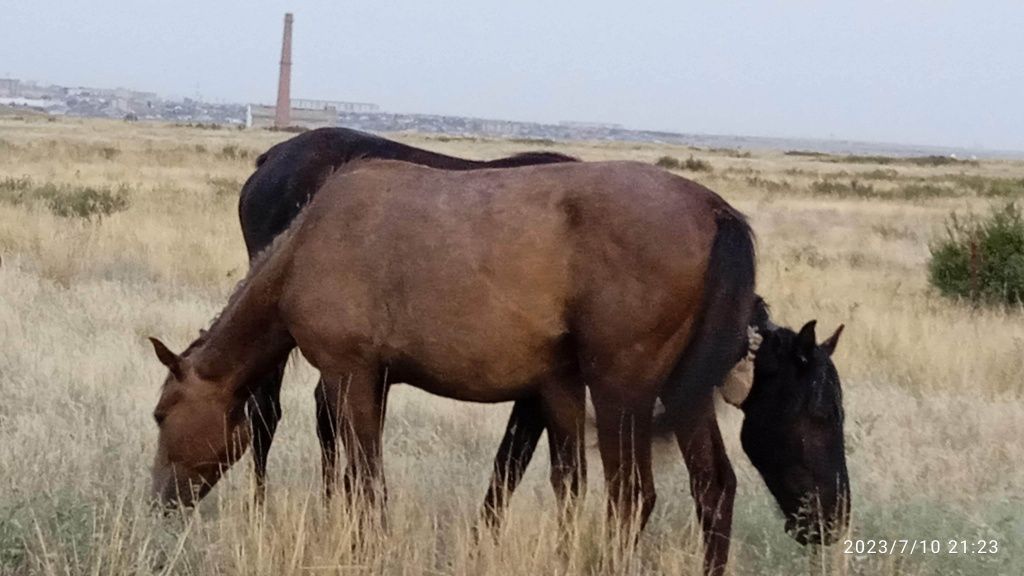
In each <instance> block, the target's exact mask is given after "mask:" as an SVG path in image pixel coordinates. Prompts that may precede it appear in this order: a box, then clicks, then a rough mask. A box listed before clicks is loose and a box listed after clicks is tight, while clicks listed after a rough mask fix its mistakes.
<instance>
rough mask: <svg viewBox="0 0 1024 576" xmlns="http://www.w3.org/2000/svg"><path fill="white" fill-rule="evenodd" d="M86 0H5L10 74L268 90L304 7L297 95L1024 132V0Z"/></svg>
mask: <svg viewBox="0 0 1024 576" xmlns="http://www.w3.org/2000/svg"><path fill="white" fill-rule="evenodd" d="M88 4H89V6H88V8H87V9H86V8H83V9H78V10H75V11H69V10H67V8H66V5H64V6H61V3H57V2H53V1H52V0H40V1H37V2H34V3H17V4H13V5H9V6H6V7H5V13H6V14H7V16H8V20H7V21H8V23H9V25H8V27H7V28H8V30H7V34H6V35H4V36H0V54H3V55H4V56H5V58H3V60H2V61H0V75H3V76H11V77H16V78H22V79H27V80H37V81H40V82H45V83H57V84H64V85H87V86H89V85H91V86H98V87H114V86H124V87H128V88H133V89H136V90H147V91H154V92H157V93H159V94H161V95H179V96H193V97H194V96H197V95H199V96H201V97H202V98H204V99H207V100H212V101H230V102H240V103H244V102H264V103H269V102H273V100H274V97H275V92H276V84H277V68H278V60H279V57H280V42H281V27H282V21H283V15H284V12H286V11H291V12H293V13H294V14H295V38H294V50H293V52H294V54H293V61H294V64H293V72H292V96H293V97H295V98H316V99H333V100H353V101H368V102H374V103H377V104H379V105H380V106H381V107H382V108H383V109H384V110H385V111H388V112H409V113H425V114H448V115H461V116H476V117H484V118H500V119H506V120H521V121H536V122H552V123H554V122H559V121H581V122H605V123H617V124H622V125H624V126H625V127H627V128H633V129H647V130H665V131H672V132H684V133H698V134H699V133H704V134H735V135H749V136H765V137H788V138H815V139H843V140H861V141H870V142H891V143H903V144H918V145H934V146H951V147H970V148H986V149H993V150H999V149H1002V150H1017V151H1020V150H1024V114H1022V113H1021V112H1022V111H1021V101H1022V100H1024V66H1021V65H1020V64H1019V63H1018V62H1017V61H1016V60H1017V58H1019V55H1020V54H1021V53H1024V35H1022V34H1020V30H1021V29H1022V28H1024V26H1022V25H1024V6H1017V5H1014V4H1013V3H1009V2H979V3H973V4H972V5H970V6H967V5H954V4H952V3H943V4H941V5H940V4H937V3H934V2H932V3H929V2H924V1H918V0H914V1H908V2H900V3H894V2H883V1H877V0H876V1H867V2H845V1H844V2H834V3H829V5H827V6H822V5H817V4H810V3H806V2H796V1H793V2H778V3H773V5H767V4H764V5H749V6H745V5H740V4H738V3H732V2H729V3H722V4H716V5H711V6H708V5H698V4H692V3H685V4H683V3H678V2H650V3H647V4H646V5H645V6H644V8H640V7H637V6H631V7H625V6H620V5H609V4H604V3H593V2H590V3H581V2H576V1H574V2H570V3H562V4H560V5H553V3H551V4H548V3H540V2H537V1H535V0H528V1H526V2H521V3H518V4H517V5H515V6H509V5H506V4H498V3H494V2H486V3H482V4H478V5H475V6H473V7H472V8H465V7H461V6H458V4H457V3H455V2H451V1H448V0H442V1H440V2H434V3H431V4H430V5H421V4H419V3H411V2H396V3H390V4H387V5H369V4H356V3H343V4H338V3H331V2H325V1H323V0H317V1H313V2H305V3H301V4H298V3H294V4H293V3H287V2H279V1H276V0H274V1H270V2H265V3H261V6H260V8H259V10H253V9H252V8H251V7H250V6H248V5H247V4H245V3H242V2H237V1H231V2H219V3H216V4H213V5H209V6H208V5H206V4H205V3H202V2H198V1H196V0H182V1H180V2H178V3H176V4H175V5H174V7H173V8H170V9H169V8H167V7H166V5H157V4H155V3H153V4H150V5H148V6H147V7H145V8H141V7H139V8H136V9H135V10H134V11H131V10H125V8H124V5H123V4H122V3H116V2H113V1H111V0H102V1H97V2H90V3H88Z"/></svg>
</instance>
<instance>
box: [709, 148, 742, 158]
mask: <svg viewBox="0 0 1024 576" xmlns="http://www.w3.org/2000/svg"><path fill="white" fill-rule="evenodd" d="M708 152H711V153H712V154H719V155H721V156H728V157H729V158H750V151H749V150H741V149H739V148H708Z"/></svg>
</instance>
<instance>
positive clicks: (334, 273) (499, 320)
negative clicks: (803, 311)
mask: <svg viewBox="0 0 1024 576" xmlns="http://www.w3.org/2000/svg"><path fill="white" fill-rule="evenodd" d="M335 190H344V191H345V192H344V193H334V191H335ZM753 285H754V251H753V241H752V237H751V232H750V230H749V227H748V226H747V224H746V223H745V221H744V219H743V218H742V216H741V215H739V214H738V213H737V212H736V211H735V210H733V209H732V208H731V207H729V206H728V204H726V203H725V202H724V201H723V200H722V199H721V198H720V197H718V196H717V195H715V194H714V193H713V192H711V191H709V190H707V189H706V188H703V187H701V186H699V185H697V184H695V183H693V182H690V181H687V180H685V179H682V178H679V177H677V176H674V175H671V174H669V173H667V172H664V171H661V170H659V169H656V168H653V167H651V166H646V165H641V164H635V163H601V164H564V165H551V166H545V167H531V168H523V169H518V170H512V171H496V170H484V171H480V172H462V173H455V172H444V171H440V170H432V169H427V168H422V167H417V166H412V165H407V164H402V163H396V162H367V163H362V164H358V165H355V166H353V167H350V168H349V169H348V170H345V171H343V172H341V173H339V174H336V175H335V176H333V177H332V178H331V179H329V180H328V182H327V183H326V184H325V187H324V189H323V190H322V191H321V192H320V193H319V194H318V195H317V197H316V198H315V199H314V200H313V202H312V203H311V204H310V206H309V207H308V208H307V210H306V211H305V212H304V213H303V215H302V216H300V218H299V219H297V220H296V222H295V224H294V225H293V226H292V227H291V228H290V230H289V232H287V233H286V234H284V235H282V236H281V237H279V240H277V241H276V242H275V245H274V246H273V247H272V248H271V249H270V250H268V252H267V255H266V256H265V257H263V258H261V259H260V260H259V261H258V262H257V263H255V264H254V265H253V267H252V270H251V272H250V275H249V276H248V277H247V279H246V280H245V281H244V282H243V283H242V284H241V285H240V287H239V289H238V290H237V291H236V293H235V294H234V295H233V296H232V298H231V300H230V301H229V303H228V305H227V307H226V308H225V309H224V311H223V312H222V314H221V315H220V316H219V317H218V319H217V320H215V322H214V323H213V325H212V326H211V328H210V330H209V332H208V333H207V334H206V336H204V337H203V338H202V339H200V340H198V341H196V342H194V343H193V344H192V345H191V346H190V347H189V348H188V349H187V350H186V351H185V352H184V353H182V354H181V355H180V356H179V355H176V354H173V353H172V352H170V351H169V350H168V349H167V348H166V347H165V346H163V345H162V344H160V343H159V342H158V341H154V346H155V347H156V350H157V355H158V357H159V358H160V360H161V361H162V362H163V363H164V364H165V365H166V366H167V367H168V368H169V369H170V375H169V376H168V378H167V381H166V382H165V385H164V389H163V393H162V396H161V399H160V401H159V403H158V405H157V408H156V411H155V414H154V416H155V417H156V419H157V422H158V423H159V425H160V436H159V446H158V450H157V455H156V460H155V463H154V470H153V487H154V491H155V494H156V495H157V496H158V497H159V498H160V499H162V500H163V501H164V502H166V503H171V502H174V501H179V500H180V501H182V502H184V503H186V504H187V503H190V502H192V501H194V499H195V498H196V497H198V496H201V495H202V494H204V493H205V492H206V491H207V490H209V488H210V487H211V486H212V485H213V484H214V483H215V482H216V481H217V480H218V479H219V477H220V475H221V473H222V470H223V469H224V467H225V466H227V465H230V464H231V463H232V462H233V461H234V460H235V459H237V457H238V456H239V455H240V451H239V450H237V449H236V448H238V447H244V446H245V444H246V443H247V442H248V434H247V430H246V427H245V425H244V424H245V415H244V408H243V406H244V403H245V401H246V398H248V396H249V394H250V392H251V390H250V389H249V387H250V386H251V383H252V382H253V380H254V379H258V378H259V377H261V375H264V374H265V373H266V372H267V371H268V370H271V369H272V368H273V367H274V366H276V365H278V364H280V362H281V361H282V359H283V358H284V357H285V356H286V355H287V354H288V353H289V351H290V350H292V349H293V348H294V347H295V346H296V345H297V346H298V347H299V349H300V350H301V352H302V353H303V355H304V356H305V357H306V358H307V359H308V360H309V361H310V362H311V363H312V364H313V365H314V366H316V367H317V368H319V369H320V371H321V375H322V376H323V378H324V381H325V383H326V384H327V386H325V387H324V390H325V394H326V395H327V396H328V397H327V398H326V402H327V404H328V405H329V406H330V416H331V419H332V420H333V422H332V425H331V426H330V427H329V430H326V431H325V430H323V429H322V430H321V433H322V434H323V433H325V432H329V434H328V436H329V437H322V438H321V442H322V445H323V447H324V464H325V479H326V480H327V481H328V483H333V482H334V481H335V477H336V475H335V473H334V460H335V458H336V448H335V437H336V436H337V435H340V436H341V440H342V442H343V443H344V444H345V446H346V453H347V456H348V466H347V468H346V471H345V479H346V483H345V484H346V487H348V488H350V489H358V490H360V491H361V492H363V493H364V494H366V496H367V497H368V498H371V499H372V498H373V496H374V494H375V490H374V489H373V488H374V486H377V485H378V484H379V486H380V487H383V477H382V470H381V465H380V462H381V453H380V434H381V429H382V425H383V417H384V404H385V400H386V393H387V389H388V385H387V380H392V381H396V382H408V383H410V384H412V385H414V386H417V387H420V388H423V389H425V390H427V391H430V392H433V393H436V394H439V395H443V396H447V397H451V398H456V399H462V400H470V401H479V402H497V401H507V400H517V399H520V398H527V397H535V398H539V399H540V403H541V405H542V409H543V415H544V424H545V427H546V428H547V430H548V433H549V437H550V441H551V445H552V448H553V450H552V460H553V468H552V482H553V484H554V486H555V488H556V492H557V494H558V496H559V499H560V500H562V501H566V500H568V501H570V502H571V501H574V500H575V495H576V493H577V491H578V490H579V488H580V487H581V486H582V484H583V481H584V478H583V475H584V470H583V469H582V467H581V466H580V463H582V462H583V452H582V450H583V448H582V446H583V442H582V435H583V413H584V410H583V404H584V395H585V394H584V389H585V388H584V387H587V388H589V390H590V392H591V396H592V399H593V403H594V407H595V411H596V416H597V428H598V440H599V447H600V451H601V457H602V462H603V464H604V470H605V479H606V482H607V485H608V489H609V511H611V512H616V513H617V514H618V515H619V518H621V519H623V520H625V521H629V520H630V519H631V518H632V517H633V514H634V512H636V513H637V514H638V517H639V519H640V523H641V526H642V524H643V523H644V522H645V521H646V519H647V517H648V516H649V514H650V511H651V508H652V507H653V504H654V486H653V479H652V474H651V461H650V429H651V413H652V407H653V403H654V401H655V399H656V398H657V397H659V396H661V397H662V398H664V399H665V401H666V405H667V410H668V411H669V413H670V414H671V420H672V421H673V422H674V423H675V425H676V432H677V437H678V440H679V442H680V446H681V448H683V451H684V455H685V456H686V458H687V464H688V465H691V464H693V465H691V471H692V470H693V466H694V465H695V466H699V467H705V468H706V470H703V471H702V473H701V474H700V476H699V477H700V478H701V479H705V480H709V482H708V483H707V485H706V486H705V485H703V484H702V485H701V486H702V487H703V488H706V492H707V495H705V494H704V493H703V492H704V491H703V490H702V493H700V494H698V493H696V492H695V494H694V496H695V497H696V498H697V499H698V511H699V512H700V511H701V509H702V508H703V512H701V514H700V515H701V521H702V528H703V530H704V533H705V541H706V542H707V543H708V550H707V552H706V554H707V559H708V560H707V561H708V564H707V565H708V569H709V570H710V571H713V572H716V573H717V572H720V570H721V569H722V566H724V562H725V558H726V554H727V546H728V533H729V523H730V521H731V507H732V491H733V490H734V486H733V485H734V480H731V474H732V473H731V468H730V467H729V464H728V459H727V458H726V457H725V454H724V450H722V447H721V438H720V436H719V435H718V430H717V425H716V424H715V421H714V411H713V406H712V404H711V402H710V399H711V394H712V391H713V390H714V388H715V386H716V385H717V384H719V383H721V382H722V381H723V379H724V378H725V375H726V373H727V372H729V370H730V369H731V368H732V367H733V365H734V364H735V363H736V360H737V359H738V358H739V357H740V356H742V353H743V350H744V348H745V343H746V335H745V333H746V329H747V326H748V323H749V321H750V319H751V318H752V317H753V312H754V310H753ZM767 340H771V338H768V339H766V341H767ZM779 340H780V341H779V342H778V343H776V344H775V350H776V353H787V354H788V352H786V351H787V350H793V351H796V352H794V355H793V356H792V358H793V359H794V360H793V361H794V362H797V361H799V362H800V366H801V367H802V368H801V370H803V374H801V375H795V374H793V373H791V372H787V371H786V370H787V369H788V367H787V366H783V370H782V371H780V369H779V368H778V367H775V368H773V370H774V372H772V373H773V374H775V375H776V376H775V378H776V379H778V378H783V379H784V380H785V382H783V384H786V385H787V386H788V385H790V384H791V381H799V380H801V379H806V378H807V374H808V372H807V371H808V370H810V371H811V372H810V373H812V375H813V373H816V371H818V370H819V367H820V366H824V367H825V368H827V367H829V366H831V363H830V362H826V359H827V355H825V353H824V352H821V353H819V349H821V347H819V346H817V345H816V344H815V343H814V341H813V340H814V339H813V325H811V328H810V331H809V334H808V330H807V328H806V327H805V329H804V330H802V331H801V333H800V335H799V337H798V338H796V339H792V340H791V339H788V338H781V337H780V339H779ZM808 342H810V344H809V345H808V344H807V343H808ZM833 345H834V343H833ZM786 357H787V358H789V356H788V355H787V356H786ZM823 357H824V358H823ZM759 358H760V356H759ZM758 362H759V363H758V369H759V370H760V360H759V361H758ZM826 372H827V370H826ZM829 375H831V376H834V368H832V371H831V373H830V374H829ZM385 376H386V379H385ZM759 379H761V380H764V378H761V377H760V376H759V375H758V371H755V378H754V382H755V383H754V389H753V391H751V392H750V398H749V399H741V404H742V406H743V408H744V410H745V411H746V412H747V421H748V422H749V421H750V420H751V418H752V416H763V414H764V412H761V411H760V408H759V407H761V406H767V405H768V404H771V405H772V409H774V407H775V404H777V403H775V402H768V401H766V400H764V399H765V398H767V399H769V400H770V399H771V398H772V392H771V391H766V390H764V389H761V390H760V391H759V385H758V384H757V382H758V380H759ZM832 381H835V383H836V385H838V379H837V378H834V377H833V378H832ZM755 394H756V395H758V396H759V397H760V398H762V400H760V401H757V402H755V401H754V400H755V398H754V396H755ZM743 400H745V401H743ZM819 404H820V402H819ZM826 404H827V403H826ZM823 409H827V408H823ZM796 412H799V411H796ZM784 422H785V425H786V426H795V425H796V424H795V423H794V422H797V421H796V420H785V421H784ZM761 426H762V428H761V429H760V430H759V431H760V432H763V433H765V434H767V433H775V432H777V430H775V428H777V427H778V426H781V424H780V425H776V424H773V423H772V422H764V423H763V424H761ZM745 429H746V426H745ZM782 432H789V431H788V430H783V431H782ZM782 436H783V437H786V434H783V435H782ZM831 440H834V438H831ZM838 441H839V447H840V452H841V442H842V437H841V429H840V436H839V439H838ZM744 445H745V446H746V445H747V443H746V442H744ZM695 446H697V447H698V448H699V447H703V448H702V449H700V450H695V449H694V447H695ZM812 452H813V451H811V452H808V451H803V452H798V453H796V454H795V455H794V456H793V457H792V458H789V460H788V461H792V462H794V463H795V464H796V465H798V466H803V465H804V464H806V462H804V461H802V459H806V458H811V457H814V454H812ZM780 461H781V460H780ZM755 464H757V462H756V461H755ZM759 470H761V471H762V474H763V475H764V476H765V478H766V481H769V477H771V479H772V480H775V475H776V474H778V473H790V472H793V470H789V469H786V468H780V469H778V470H775V469H772V470H768V468H765V469H762V468H761V467H760V466H759ZM802 470H804V471H808V470H812V471H815V472H816V471H817V469H816V468H815V467H813V466H811V467H808V466H804V467H803V468H802ZM797 472H799V470H797ZM842 472H843V474H842V478H841V479H840V478H839V476H833V477H831V478H826V479H824V480H822V479H820V478H818V477H817V476H816V475H810V474H807V475H800V474H797V475H793V476H792V478H793V481H792V482H790V483H789V484H787V485H785V486H783V487H782V488H781V492H780V493H776V498H779V499H780V504H781V503H782V499H781V497H780V494H782V493H785V494H786V495H787V496H788V495H791V494H794V493H795V494H797V495H798V496H799V495H812V494H824V495H827V494H830V493H829V492H827V491H825V490H818V491H816V489H817V488H820V487H821V483H822V482H824V483H825V484H831V485H832V486H833V488H835V486H837V485H838V487H839V488H840V489H845V485H844V484H843V482H845V466H844V467H843V470H842ZM695 486H696V485H695ZM769 486H770V487H771V486H772V482H771V481H769ZM833 492H834V493H835V497H836V499H837V502H838V499H840V498H841V497H842V494H843V490H835V489H833ZM773 493H775V490H774V489H773ZM835 504H836V502H828V501H825V500H824V499H822V506H821V508H822V510H823V513H824V514H828V516H822V517H821V520H823V521H824V522H825V523H828V524H836V523H837V521H836V517H835V515H836V512H835V511H836V510H837V509H838V507H837V506H836V505H835ZM784 510H786V506H784ZM786 511H787V514H788V513H789V511H788V510H786Z"/></svg>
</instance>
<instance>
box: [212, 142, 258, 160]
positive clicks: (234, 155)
mask: <svg viewBox="0 0 1024 576" xmlns="http://www.w3.org/2000/svg"><path fill="white" fill-rule="evenodd" d="M217 155H218V156H220V157H221V158H223V159H225V160H248V159H250V158H255V157H256V153H255V152H253V151H252V150H249V149H247V148H242V147H241V146H239V145H237V144H225V145H224V147H223V148H221V149H220V152H219V153H217Z"/></svg>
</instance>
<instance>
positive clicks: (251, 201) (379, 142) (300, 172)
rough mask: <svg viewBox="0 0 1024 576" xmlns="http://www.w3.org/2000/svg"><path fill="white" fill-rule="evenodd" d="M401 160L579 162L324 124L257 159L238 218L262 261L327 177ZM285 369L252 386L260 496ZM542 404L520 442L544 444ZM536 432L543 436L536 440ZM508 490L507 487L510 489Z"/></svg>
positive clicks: (503, 468) (528, 415)
mask: <svg viewBox="0 0 1024 576" xmlns="http://www.w3.org/2000/svg"><path fill="white" fill-rule="evenodd" d="M369 159H378V160H401V161H403V162H410V163H413V164H420V165H422V166H429V167H431V168H440V169H442V170H480V169H484V168H514V167H518V166H529V165H536V164H552V163H557V162H576V161H577V160H576V159H575V158H573V157H571V156H566V155H564V154H558V153H556V152H526V153H522V154H516V155H514V156H508V157H505V158H498V159H495V160H488V161H479V160H468V159H465V158H457V157H454V156H447V155H445V154H439V153H437V152H431V151H429V150H423V149H420V148H416V147H413V146H409V145H407V144H402V143H401V142H395V141H393V140H388V139H387V138H383V137H381V136H378V135H376V134H368V133H366V132H360V131H358V130H352V129H349V128H318V129H316V130H310V131H308V132H304V133H302V134H299V135H298V136H294V137H292V138H289V139H288V140H285V141H284V142H280V143H278V144H275V145H274V146H272V147H271V148H270V149H269V150H267V151H266V152H264V153H263V154H261V155H260V157H259V158H258V159H257V160H256V171H255V172H253V173H252V175H251V176H249V179H248V180H246V182H245V185H244V186H243V187H242V193H241V195H240V196H239V199H238V220H239V223H240V224H241V226H242V236H243V237H244V238H245V247H246V250H247V251H248V252H249V260H250V261H252V260H254V259H255V258H256V257H257V256H258V255H259V254H260V253H261V252H262V251H263V250H265V249H266V248H267V247H268V246H270V243H271V242H273V240H274V238H276V237H277V235H278V234H281V233H282V232H284V231H285V230H287V229H288V227H289V226H290V225H291V223H292V221H293V220H294V219H295V218H296V217H297V216H298V215H299V213H300V212H301V211H302V209H303V208H305V206H306V204H308V203H309V201H310V200H312V199H313V197H314V196H315V195H316V193H317V191H318V190H319V188H320V185H321V184H323V182H324V180H325V179H326V178H327V176H328V175H330V174H331V173H332V172H334V171H336V170H338V169H340V168H341V167H343V166H345V165H347V164H348V163H350V162H354V161H356V160H369ZM284 370H285V366H284V364H283V363H282V364H281V365H279V366H277V367H275V368H274V369H272V370H270V371H269V372H268V373H267V374H266V375H265V376H263V377H262V378H261V379H260V380H259V381H258V382H255V383H254V384H253V385H252V387H251V388H252V396H251V397H250V399H249V403H248V406H247V411H248V416H249V425H250V431H251V434H252V457H253V463H254V465H255V472H256V493H255V496H256V500H257V501H262V500H263V498H264V492H265V485H266V476H267V456H268V454H269V452H270V447H271V445H272V444H273V441H274V433H275V431H276V430H277V424H278V422H279V421H280V419H281V416H282V413H281V401H280V391H281V380H282V379H283V377H284ZM322 388H323V385H322V384H320V385H318V386H317V391H316V395H315V397H316V412H317V418H318V419H319V421H320V425H321V426H330V423H331V419H330V417H329V414H328V411H327V408H326V406H325V401H324V400H325V398H326V395H325V394H324V393H323V390H322ZM539 414H540V408H539V403H538V401H537V400H536V399H534V398H524V399H522V400H519V401H517V402H516V407H515V408H514V409H513V418H511V419H510V420H509V430H514V431H516V432H515V434H514V438H515V439H516V440H520V439H522V440H530V439H533V442H532V445H534V446H535V445H536V443H537V441H539V440H540V435H541V434H542V433H543V431H544V429H543V424H542V422H541V420H540V418H539ZM534 437H536V438H535V439H534ZM517 446H519V447H520V448H519V449H518V450H517V452H516V453H517V454H521V453H523V451H524V450H525V448H526V445H525V444H522V445H517ZM508 449H509V445H508V443H502V445H501V449H499V455H498V456H499V457H498V458H497V459H496V460H495V478H496V479H498V478H500V479H503V480H507V482H506V483H503V484H499V483H497V482H492V483H491V486H492V488H491V490H490V491H489V492H488V495H487V501H486V503H485V506H484V509H485V511H486V512H487V514H488V516H487V518H488V519H489V521H490V522H491V524H492V525H497V522H498V516H497V514H496V511H498V510H500V509H501V507H502V506H501V504H502V503H503V502H504V500H501V501H500V502H499V499H500V498H502V497H503V495H504V494H505V493H506V492H507V491H508V492H510V491H511V490H514V489H515V484H516V483H517V481H518V478H519V477H521V476H522V472H521V470H520V469H519V468H514V467H513V468H510V466H511V465H512V464H514V463H515V462H518V461H519V460H516V459H514V458H510V457H509V455H508V454H507V450H508ZM506 486H507V487H508V490H507V491H506V490H504V488H505V487H506Z"/></svg>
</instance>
